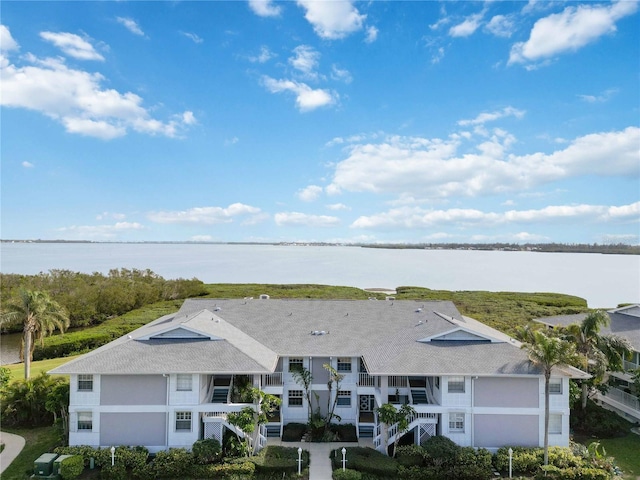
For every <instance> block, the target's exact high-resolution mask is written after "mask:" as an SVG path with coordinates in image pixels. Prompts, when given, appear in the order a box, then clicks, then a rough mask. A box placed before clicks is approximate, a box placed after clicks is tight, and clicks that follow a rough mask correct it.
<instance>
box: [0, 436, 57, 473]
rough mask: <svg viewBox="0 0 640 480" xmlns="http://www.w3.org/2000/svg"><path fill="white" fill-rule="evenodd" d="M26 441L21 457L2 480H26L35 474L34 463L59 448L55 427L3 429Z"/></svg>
mask: <svg viewBox="0 0 640 480" xmlns="http://www.w3.org/2000/svg"><path fill="white" fill-rule="evenodd" d="M2 429H3V431H5V432H9V433H15V434H16V435H20V436H21V437H24V439H25V440H26V443H25V446H24V449H23V450H22V452H20V455H18V457H17V458H16V459H15V460H14V461H13V462H11V465H9V468H7V469H6V470H5V471H4V472H3V473H2V480H24V479H25V478H29V477H30V476H31V474H32V473H33V462H34V460H36V459H37V458H38V457H39V456H40V455H42V454H43V453H47V452H51V451H52V450H53V449H54V448H55V447H57V446H58V433H57V430H56V429H54V428H53V427H40V428H5V427H3V428H2Z"/></svg>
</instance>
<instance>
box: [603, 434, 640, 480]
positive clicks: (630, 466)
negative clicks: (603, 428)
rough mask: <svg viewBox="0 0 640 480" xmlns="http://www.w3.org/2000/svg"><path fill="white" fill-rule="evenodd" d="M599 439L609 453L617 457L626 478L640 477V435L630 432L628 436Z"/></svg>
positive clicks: (617, 462)
mask: <svg viewBox="0 0 640 480" xmlns="http://www.w3.org/2000/svg"><path fill="white" fill-rule="evenodd" d="M599 441H600V444H601V445H602V446H603V447H604V448H605V450H606V451H607V455H611V456H612V457H615V459H616V464H617V465H618V466H619V467H620V468H621V469H622V471H623V472H624V478H625V479H633V480H635V479H636V478H640V435H636V434H635V433H629V434H628V435H627V436H626V437H618V438H605V439H602V440H599Z"/></svg>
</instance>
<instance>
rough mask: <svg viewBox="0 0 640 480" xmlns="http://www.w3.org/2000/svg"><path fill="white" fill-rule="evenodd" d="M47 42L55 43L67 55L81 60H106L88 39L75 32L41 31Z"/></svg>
mask: <svg viewBox="0 0 640 480" xmlns="http://www.w3.org/2000/svg"><path fill="white" fill-rule="evenodd" d="M40 37H42V38H43V39H44V40H46V41H47V42H51V43H53V44H54V45H55V46H56V47H58V48H59V49H60V50H62V51H63V52H64V53H65V54H66V55H69V56H70V57H73V58H77V59H79V60H99V61H101V62H103V61H104V57H103V56H102V55H100V54H99V53H98V52H96V50H95V49H94V48H93V45H91V44H90V43H89V42H88V41H87V40H85V39H84V38H82V37H80V36H79V35H76V34H74V33H67V32H58V33H55V32H40Z"/></svg>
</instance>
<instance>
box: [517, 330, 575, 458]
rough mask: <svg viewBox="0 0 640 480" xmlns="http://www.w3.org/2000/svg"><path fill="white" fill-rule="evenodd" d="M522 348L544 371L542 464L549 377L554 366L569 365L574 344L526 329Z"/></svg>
mask: <svg viewBox="0 0 640 480" xmlns="http://www.w3.org/2000/svg"><path fill="white" fill-rule="evenodd" d="M522 338H523V340H524V343H523V344H522V348H524V349H526V350H527V352H528V354H529V360H531V361H532V362H533V363H534V364H536V365H537V366H539V367H540V368H541V369H542V371H543V373H544V464H545V465H547V464H548V463H549V379H550V378H551V371H552V370H553V368H554V367H556V366H561V365H569V364H570V363H571V362H572V361H573V359H574V358H575V346H574V345H573V344H572V343H570V342H568V341H566V340H563V339H562V338H558V337H548V336H547V335H545V334H544V333H543V332H542V331H540V330H536V331H532V330H528V331H526V332H524V334H523V335H522Z"/></svg>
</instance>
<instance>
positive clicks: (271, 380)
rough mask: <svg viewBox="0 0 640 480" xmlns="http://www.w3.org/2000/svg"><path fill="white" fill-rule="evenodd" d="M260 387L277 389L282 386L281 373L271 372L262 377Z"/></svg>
mask: <svg viewBox="0 0 640 480" xmlns="http://www.w3.org/2000/svg"><path fill="white" fill-rule="evenodd" d="M262 385H263V386H264V387H279V386H281V385H283V382H282V372H273V373H269V374H267V375H262Z"/></svg>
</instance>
